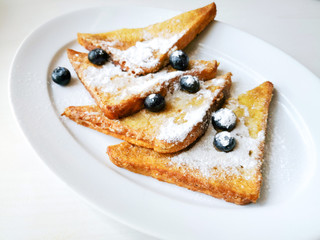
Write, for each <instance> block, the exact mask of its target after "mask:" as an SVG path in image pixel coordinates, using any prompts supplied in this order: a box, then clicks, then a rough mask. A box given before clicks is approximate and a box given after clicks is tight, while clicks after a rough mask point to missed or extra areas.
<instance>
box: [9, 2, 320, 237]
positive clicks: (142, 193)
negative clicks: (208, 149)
mask: <svg viewBox="0 0 320 240" xmlns="http://www.w3.org/2000/svg"><path fill="white" fill-rule="evenodd" d="M176 14H178V13H177V12H175V11H170V10H163V9H155V8H143V7H134V6H129V7H125V8H124V7H116V6H112V7H111V6H110V7H104V8H101V7H100V8H92V9H85V10H81V11H77V12H73V13H69V14H66V15H63V16H60V17H58V18H55V19H53V20H51V21H49V22H47V23H46V24H44V25H42V26H41V27H39V28H38V29H37V30H36V31H34V32H33V33H32V34H31V35H30V36H29V37H28V38H27V39H26V40H25V41H24V42H23V44H22V45H21V47H20V48H19V50H18V52H17V54H16V57H15V59H14V61H13V64H12V69H11V75H10V78H11V85H10V91H11V93H10V94H11V101H12V106H13V109H14V112H15V115H16V118H17V121H18V122H19V125H20V126H21V128H22V130H23V132H24V134H25V135H26V137H27V138H28V140H29V141H30V143H31V145H32V146H33V148H34V149H35V150H36V152H37V153H38V155H39V156H40V157H41V158H42V160H43V161H44V162H45V163H46V164H47V165H48V167H49V168H50V169H51V170H52V171H53V172H55V173H56V174H57V175H58V176H59V177H60V178H62V179H63V180H64V181H65V182H66V183H67V184H68V185H69V186H71V188H72V189H74V190H75V191H77V192H78V193H79V194H80V195H82V196H83V197H84V198H85V199H86V200H88V201H89V202H90V203H92V204H93V205H94V206H95V207H97V208H98V209H100V210H101V211H103V212H104V213H106V214H108V215H110V216H112V217H114V218H115V219H117V220H119V221H121V222H123V223H125V224H128V225H130V226H131V227H134V228H136V229H138V230H140V231H143V232H146V233H148V234H151V235H154V236H157V237H160V238H172V239H177V238H187V239H206V238H211V239H212V238H222V237H223V238H224V239H230V238H231V239H232V238H235V237H237V238H240V239H248V238H257V239H271V238H272V239H284V238H287V239H288V238H290V239H302V238H304V239H310V238H319V237H320V229H319V227H318V222H319V216H320V204H319V201H318V199H319V197H320V190H319V189H320V188H319V186H318V184H319V183H320V174H319V173H320V172H319V152H318V149H316V147H315V146H319V144H320V134H319V126H318V125H319V123H318V122H317V119H318V118H319V113H318V111H317V110H318V109H320V105H319V104H320V94H319V92H320V82H319V79H318V78H317V77H316V76H314V75H313V74H312V73H311V72H309V71H308V70H307V69H306V68H305V67H303V66H302V65H300V64H299V63H298V62H297V61H295V60H294V59H292V58H291V57H289V56H288V55H286V54H284V53H283V52H282V51H280V50H278V49H276V48H274V47H272V46H270V45H269V44H267V43H265V42H263V41H261V40H259V39H257V38H255V37H253V36H251V35H249V34H247V33H244V32H241V31H239V30H237V29H235V28H232V27H230V26H228V25H226V24H223V23H220V22H217V21H215V22H214V23H212V24H211V25H209V26H208V28H207V29H206V30H205V31H204V32H203V33H202V34H201V35H200V36H199V37H198V38H197V39H196V40H195V41H193V42H192V44H191V45H190V46H188V48H187V49H186V51H187V52H188V53H189V55H190V57H191V58H201V59H217V60H218V61H219V62H220V63H221V64H220V71H219V73H220V74H222V73H224V72H227V71H231V72H232V73H233V75H234V76H233V82H234V84H233V91H232V92H233V94H238V93H241V92H243V91H245V90H248V89H250V88H253V87H255V86H257V85H258V84H259V83H261V82H263V81H265V80H269V81H271V82H273V83H274V85H275V93H274V98H273V101H272V104H271V108H270V118H269V127H268V135H267V144H266V154H265V164H264V168H263V175H264V184H263V187H262V191H261V198H260V200H259V201H258V203H257V204H251V205H247V206H236V205H233V204H230V203H226V202H224V201H222V200H218V199H214V198H212V197H209V196H206V195H204V194H200V193H196V192H192V191H189V190H186V189H184V188H179V187H177V186H174V185H170V184H167V183H163V182H158V181H156V180H155V179H152V178H149V177H145V176H141V175H138V174H134V173H131V172H128V171H126V170H124V169H119V168H117V167H116V166H114V165H113V164H112V163H111V162H110V161H109V159H108V156H107V155H106V153H105V152H106V147H107V146H108V145H111V144H116V143H119V142H120V141H119V140H117V139H114V138H112V137H109V136H105V135H103V134H101V133H98V132H95V131H93V130H90V129H87V128H84V127H82V126H79V125H76V124H75V123H73V122H72V121H70V120H67V119H64V118H62V117H60V114H61V113H62V112H63V109H64V108H65V107H67V106H70V105H82V104H90V103H93V101H92V99H91V98H90V96H89V94H88V93H87V92H86V91H85V89H84V87H83V86H82V85H81V84H80V81H79V80H77V77H76V74H75V73H74V72H73V71H71V72H72V77H73V79H72V81H71V84H69V85H68V86H67V87H61V86H58V85H56V84H53V83H52V82H51V80H50V75H51V72H52V70H53V69H54V68H55V67H57V66H65V67H67V68H68V69H70V70H72V67H71V65H70V63H69V62H68V60H67V56H66V49H67V48H73V49H75V50H79V51H85V50H84V49H83V48H82V47H81V46H80V45H78V44H77V42H76V34H77V32H105V31H110V30H115V29H119V28H133V27H143V26H146V25H148V24H152V23H155V22H159V21H163V20H165V19H168V18H170V17H172V16H174V15H176ZM269 229H272V231H270V230H269ZM268 230H269V231H268Z"/></svg>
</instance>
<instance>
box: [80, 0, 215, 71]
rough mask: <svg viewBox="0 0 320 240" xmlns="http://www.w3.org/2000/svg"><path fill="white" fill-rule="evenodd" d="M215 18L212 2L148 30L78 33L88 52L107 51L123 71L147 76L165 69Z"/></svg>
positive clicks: (149, 27) (146, 28) (147, 28)
mask: <svg viewBox="0 0 320 240" xmlns="http://www.w3.org/2000/svg"><path fill="white" fill-rule="evenodd" d="M215 15H216V5H215V4H214V3H211V4H209V5H207V6H205V7H202V8H199V9H196V10H192V11H189V12H185V13H182V14H180V15H178V16H176V17H174V18H171V19H169V20H166V21H164V22H161V23H157V24H154V25H150V26H148V27H145V28H136V29H126V28H125V29H120V30H116V31H112V32H107V33H97V34H89V33H78V42H79V43H80V44H81V45H82V46H84V47H85V48H86V49H88V50H92V49H94V48H102V49H104V50H105V51H106V52H107V53H108V54H109V55H110V56H111V58H112V60H113V61H114V63H115V64H117V65H120V67H121V69H122V70H125V71H130V72H132V73H134V74H137V75H145V74H147V73H152V72H157V71H158V70H159V69H161V68H162V67H163V66H165V65H166V64H167V63H168V59H169V56H170V54H171V53H172V52H173V51H174V50H177V49H183V48H185V47H186V46H187V45H188V44H189V43H190V42H191V41H192V40H193V39H194V38H195V37H196V36H197V35H198V34H199V33H200V32H201V31H202V30H203V29H204V28H205V27H206V26H207V25H208V24H209V23H210V22H211V21H212V20H213V19H214V18H215Z"/></svg>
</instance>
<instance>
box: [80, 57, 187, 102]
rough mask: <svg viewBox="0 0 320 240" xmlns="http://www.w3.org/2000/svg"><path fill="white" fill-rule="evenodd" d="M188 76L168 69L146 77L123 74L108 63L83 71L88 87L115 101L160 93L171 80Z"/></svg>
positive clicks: (116, 67) (118, 68)
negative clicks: (112, 97) (108, 94)
mask: <svg viewBox="0 0 320 240" xmlns="http://www.w3.org/2000/svg"><path fill="white" fill-rule="evenodd" d="M184 74H186V72H183V71H172V72H168V69H167V68H164V69H162V70H161V71H159V72H157V73H150V74H147V75H145V76H140V77H139V76H135V75H133V74H130V73H128V72H123V71H122V70H121V69H120V67H119V66H115V65H113V64H112V63H110V62H108V63H106V64H105V65H103V66H102V67H100V68H97V67H93V66H90V67H88V68H87V69H85V70H84V71H83V81H85V83H86V85H88V86H90V87H93V88H96V89H99V91H101V92H105V93H112V94H113V96H114V100H119V101H120V100H123V99H125V98H128V97H130V96H132V95H141V94H145V93H147V92H150V91H160V88H161V87H162V86H163V85H166V84H169V82H170V80H171V79H175V78H177V77H179V76H182V75H184Z"/></svg>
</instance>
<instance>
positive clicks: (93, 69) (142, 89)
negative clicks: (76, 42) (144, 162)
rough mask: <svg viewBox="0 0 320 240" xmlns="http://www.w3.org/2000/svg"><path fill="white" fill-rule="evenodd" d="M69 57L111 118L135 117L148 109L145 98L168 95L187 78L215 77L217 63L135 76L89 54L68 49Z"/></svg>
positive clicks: (193, 63) (201, 63) (166, 69)
mask: <svg viewBox="0 0 320 240" xmlns="http://www.w3.org/2000/svg"><path fill="white" fill-rule="evenodd" d="M67 54H68V58H69V60H70V62H71V64H72V66H73V68H74V70H75V71H76V73H77V75H78V77H79V79H80V81H81V82H82V84H83V85H84V86H85V88H86V89H87V90H88V91H89V93H90V94H91V96H92V97H93V98H94V99H95V102H96V103H97V105H98V106H99V107H100V109H101V110H102V112H103V113H104V114H105V116H106V117H108V118H109V119H119V118H122V117H125V116H129V115H132V114H133V113H136V112H138V111H139V110H141V109H142V108H143V107H144V99H145V98H146V97H147V96H148V95H149V94H151V93H160V94H162V95H165V94H166V92H167V90H168V88H169V87H170V85H171V84H173V83H174V82H175V81H178V80H179V78H180V77H181V76H183V75H194V76H197V77H198V78H199V79H201V80H208V79H212V78H214V77H215V75H216V72H217V67H218V63H217V62H216V61H203V60H195V61H190V64H189V67H188V68H187V69H186V70H185V71H177V70H174V69H173V68H172V67H170V66H168V67H165V68H164V69H162V70H161V71H159V72H157V73H150V74H147V75H145V76H135V75H132V74H130V73H128V72H123V71H122V70H121V69H120V67H119V66H115V65H113V64H112V63H111V62H107V63H106V64H104V65H103V66H96V65H94V64H92V63H91V62H90V61H89V60H88V54H87V53H81V52H77V51H74V50H71V49H68V50H67Z"/></svg>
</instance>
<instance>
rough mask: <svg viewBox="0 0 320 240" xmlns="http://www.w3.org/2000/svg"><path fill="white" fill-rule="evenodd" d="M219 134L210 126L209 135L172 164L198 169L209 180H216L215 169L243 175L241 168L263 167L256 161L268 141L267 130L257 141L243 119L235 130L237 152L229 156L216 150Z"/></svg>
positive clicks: (207, 133)
mask: <svg viewBox="0 0 320 240" xmlns="http://www.w3.org/2000/svg"><path fill="white" fill-rule="evenodd" d="M216 133H217V131H216V130H215V129H214V128H213V127H212V125H211V124H210V126H209V129H208V130H207V132H206V134H205V135H204V136H203V137H202V138H201V139H200V140H199V142H197V143H196V144H195V145H194V146H193V147H192V148H191V149H190V150H188V151H186V152H182V153H181V154H179V155H176V156H174V157H172V158H171V164H176V165H177V166H178V167H183V168H186V171H188V169H190V170H198V171H199V173H200V174H201V175H202V176H204V177H206V178H209V177H213V175H212V172H213V169H214V168H217V167H219V168H222V169H223V170H225V171H226V172H227V173H228V174H239V169H252V168H255V167H259V166H260V164H261V163H260V162H258V161H257V160H256V159H257V158H258V156H259V154H260V150H259V145H260V144H261V142H262V141H264V139H265V133H264V131H260V132H259V134H258V137H257V139H254V138H252V137H250V135H249V131H248V128H247V127H246V126H245V124H244V120H243V118H240V119H239V122H238V123H237V126H236V128H235V129H234V130H233V131H232V134H233V136H234V137H235V139H236V141H237V144H236V147H235V148H234V150H233V151H231V152H228V153H225V152H220V151H218V150H216V149H215V148H214V146H213V138H214V135H215V134H216Z"/></svg>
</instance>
